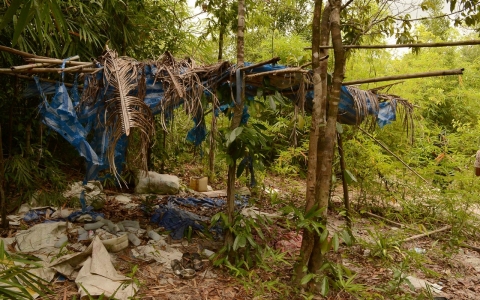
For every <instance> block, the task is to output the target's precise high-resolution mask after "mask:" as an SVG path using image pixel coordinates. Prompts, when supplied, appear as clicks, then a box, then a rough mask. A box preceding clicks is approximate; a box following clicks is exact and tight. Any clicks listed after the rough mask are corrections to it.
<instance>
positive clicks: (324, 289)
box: [320, 276, 330, 297]
mask: <svg viewBox="0 0 480 300" xmlns="http://www.w3.org/2000/svg"><path fill="white" fill-rule="evenodd" d="M329 289H330V287H329V284H328V278H327V277H326V276H325V277H323V279H322V283H321V285H320V294H321V295H322V296H324V297H325V296H327V294H328V291H329Z"/></svg>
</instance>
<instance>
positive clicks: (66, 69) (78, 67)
mask: <svg viewBox="0 0 480 300" xmlns="http://www.w3.org/2000/svg"><path fill="white" fill-rule="evenodd" d="M94 66H95V64H94V63H89V64H88V65H79V66H73V67H68V68H64V69H63V70H62V71H58V72H60V73H61V72H67V73H68V72H73V71H79V72H82V71H83V70H86V69H88V68H89V67H94Z"/></svg>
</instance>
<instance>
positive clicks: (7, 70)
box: [0, 66, 103, 75]
mask: <svg viewBox="0 0 480 300" xmlns="http://www.w3.org/2000/svg"><path fill="white" fill-rule="evenodd" d="M79 67H81V68H76V69H74V70H70V71H67V68H32V69H26V70H12V69H10V68H1V69H0V73H6V74H10V75H11V73H53V72H66V73H92V72H98V71H99V70H101V69H103V67H102V68H85V66H79Z"/></svg>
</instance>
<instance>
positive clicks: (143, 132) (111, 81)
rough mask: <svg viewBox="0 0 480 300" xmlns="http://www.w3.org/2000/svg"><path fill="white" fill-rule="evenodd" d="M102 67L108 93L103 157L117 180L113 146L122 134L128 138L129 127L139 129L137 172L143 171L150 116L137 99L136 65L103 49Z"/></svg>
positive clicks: (148, 109)
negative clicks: (108, 140)
mask: <svg viewBox="0 0 480 300" xmlns="http://www.w3.org/2000/svg"><path fill="white" fill-rule="evenodd" d="M102 63H103V65H104V68H105V70H104V79H105V91H108V90H110V89H111V90H112V92H111V94H109V95H110V98H109V99H106V112H105V114H106V121H105V125H106V127H107V128H108V129H109V133H110V143H109V147H108V150H107V158H108V161H109V163H110V169H111V171H112V173H113V174H114V175H115V177H116V178H117V180H118V179H119V176H118V175H119V174H118V171H117V168H116V166H115V147H116V145H117V142H118V140H119V139H120V138H121V137H122V136H123V135H124V134H125V135H127V136H128V135H130V132H131V130H132V129H133V128H137V129H138V130H139V136H140V139H141V141H142V143H141V144H142V146H143V147H142V149H141V151H140V152H141V155H140V169H142V170H147V149H148V147H149V145H150V138H151V137H152V136H153V135H154V133H155V127H154V122H153V115H152V112H151V110H150V108H149V107H148V106H147V105H146V104H145V102H143V99H140V98H139V97H138V93H137V88H138V85H139V84H138V70H137V63H136V61H135V60H132V59H124V58H118V56H117V53H116V52H115V51H113V50H107V52H106V53H105V55H103V57H102Z"/></svg>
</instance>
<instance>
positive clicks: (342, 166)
mask: <svg viewBox="0 0 480 300" xmlns="http://www.w3.org/2000/svg"><path fill="white" fill-rule="evenodd" d="M337 147H338V154H339V155H340V169H341V171H342V185H343V202H344V203H345V211H346V215H345V217H346V219H347V229H348V230H349V232H350V233H351V231H352V219H351V216H350V198H349V196H348V184H347V180H346V179H345V170H346V167H345V166H346V164H345V153H344V152H343V142H342V134H341V133H337Z"/></svg>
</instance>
